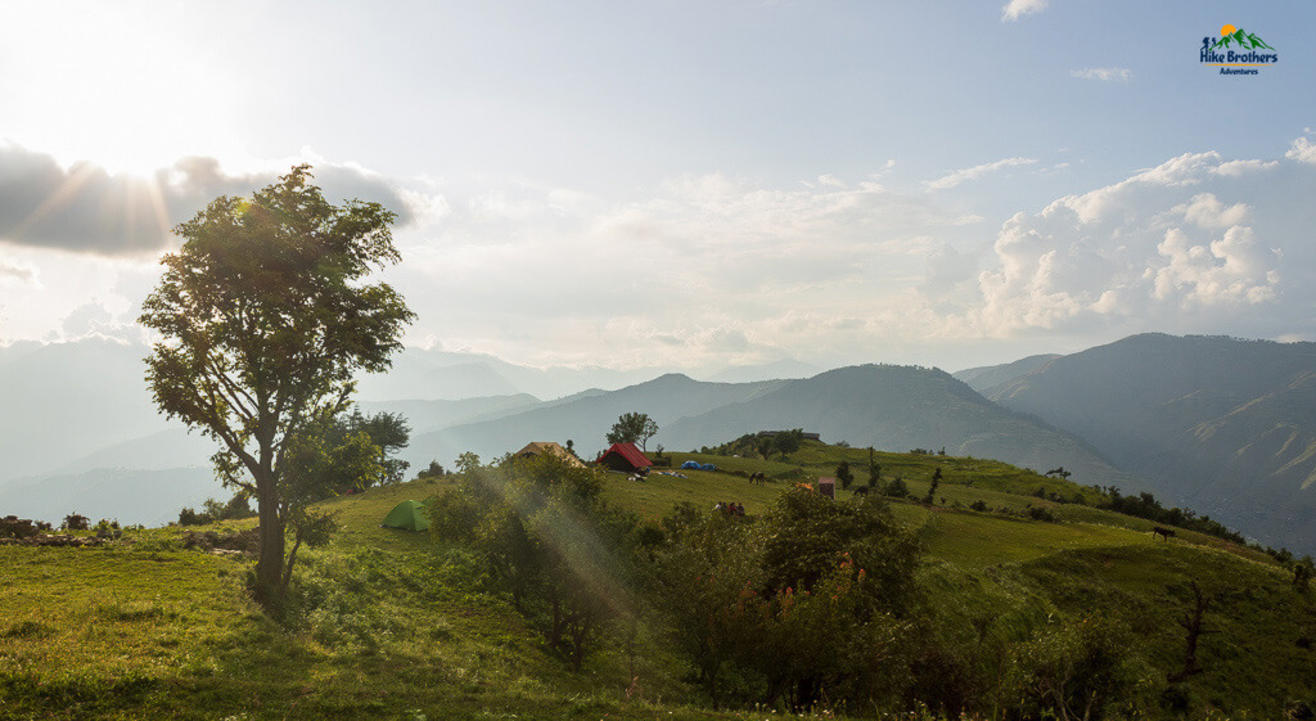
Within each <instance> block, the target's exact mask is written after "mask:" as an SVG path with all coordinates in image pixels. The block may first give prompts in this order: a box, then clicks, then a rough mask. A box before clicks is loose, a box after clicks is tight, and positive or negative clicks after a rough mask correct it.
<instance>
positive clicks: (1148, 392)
mask: <svg viewBox="0 0 1316 721" xmlns="http://www.w3.org/2000/svg"><path fill="white" fill-rule="evenodd" d="M1020 363H1022V361H1021V362H1020ZM1006 368H1007V367H1006V366H1001V367H998V368H997V369H996V370H992V371H987V370H984V369H972V372H970V371H963V372H961V374H960V375H961V377H962V378H964V379H965V380H966V382H968V383H969V384H971V385H973V386H974V387H975V388H976V389H977V390H979V391H980V392H981V393H982V394H983V395H984V396H986V397H987V398H989V399H991V400H993V401H995V402H997V403H999V404H1000V405H1002V406H1004V407H1006V408H1009V409H1012V410H1015V411H1019V412H1022V413H1026V414H1030V415H1033V416H1036V417H1037V418H1040V419H1042V420H1043V421H1045V422H1046V423H1049V424H1051V425H1053V426H1055V427H1057V428H1061V429H1064V430H1065V431H1067V432H1069V433H1072V434H1074V435H1076V436H1079V437H1081V438H1083V439H1084V440H1085V441H1087V442H1089V443H1091V444H1092V446H1093V447H1094V448H1095V449H1097V450H1098V451H1099V452H1100V453H1101V454H1102V455H1103V456H1104V457H1106V458H1109V459H1110V460H1111V462H1112V463H1114V464H1115V465H1116V466H1117V467H1119V468H1121V469H1123V470H1125V471H1128V472H1130V473H1133V474H1136V475H1137V476H1138V477H1140V478H1141V479H1143V480H1144V481H1145V482H1146V483H1147V484H1148V485H1149V487H1150V488H1151V489H1152V491H1153V492H1155V493H1156V494H1157V495H1158V496H1161V497H1163V498H1165V499H1166V500H1168V501H1170V502H1172V503H1174V504H1176V505H1180V506H1184V507H1187V508H1192V509H1194V510H1196V511H1198V512H1199V513H1207V514H1210V515H1211V516H1212V517H1214V518H1216V519H1217V520H1221V521H1223V522H1225V523H1227V524H1229V525H1231V526H1234V527H1236V528H1238V529H1240V530H1242V531H1243V532H1244V533H1246V534H1248V535H1250V536H1253V537H1256V538H1259V539H1261V540H1262V541H1264V542H1266V543H1273V544H1282V545H1285V546H1289V547H1291V548H1300V549H1306V550H1311V549H1316V523H1313V521H1314V520H1316V487H1313V484H1314V483H1316V343H1274V342H1269V341H1244V340H1238V339H1234V338H1225V337H1208V336H1189V337H1175V336H1169V335H1163V334H1145V335H1137V336H1132V337H1130V338H1125V339H1123V340H1120V341H1118V342H1115V343H1111V344H1109V345H1104V346H1099V347H1096V348H1090V349H1088V350H1085V351H1083V352H1080V353H1075V354H1072V355H1066V356H1058V357H1054V358H1050V359H1048V360H1045V361H1042V362H1040V363H1037V362H1031V363H1027V364H1023V365H1020V366H1017V367H1016V368H1014V369H1013V371H1018V372H1017V373H1015V374H1014V375H1013V377H1008V376H1010V374H1011V372H1013V371H1009V370H1006Z"/></svg>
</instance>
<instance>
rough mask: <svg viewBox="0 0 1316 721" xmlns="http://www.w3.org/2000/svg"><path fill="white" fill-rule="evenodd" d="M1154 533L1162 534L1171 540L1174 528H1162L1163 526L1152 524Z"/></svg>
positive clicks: (1154, 534) (1155, 534)
mask: <svg viewBox="0 0 1316 721" xmlns="http://www.w3.org/2000/svg"><path fill="white" fill-rule="evenodd" d="M1152 535H1153V536H1160V537H1161V538H1164V539H1165V540H1166V541H1169V540H1170V536H1173V535H1174V529H1173V528H1162V527H1161V526H1152Z"/></svg>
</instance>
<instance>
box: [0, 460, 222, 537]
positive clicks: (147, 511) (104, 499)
mask: <svg viewBox="0 0 1316 721" xmlns="http://www.w3.org/2000/svg"><path fill="white" fill-rule="evenodd" d="M231 495H232V492H231V491H226V490H224V489H223V488H222V487H221V486H220V484H219V481H216V480H215V477H214V472H213V471H212V470H211V469H209V468H170V469H164V470H127V469H122V468H100V469H95V470H91V471H86V472H84V473H79V474H67V475H53V476H43V477H33V478H22V479H18V480H11V481H8V482H6V483H4V484H3V485H0V515H8V514H14V515H17V516H19V517H22V518H35V519H39V520H45V521H50V522H52V523H58V522H59V521H60V520H62V519H63V518H64V516H66V515H68V514H70V513H74V512H76V513H81V514H82V515H84V516H87V517H88V518H90V519H91V520H92V522H93V523H94V522H96V521H97V520H99V519H101V518H111V519H118V520H119V522H120V523H126V524H130V523H141V524H145V525H148V526H159V525H162V524H165V523H168V522H169V521H171V520H177V519H178V510H179V509H180V508H182V507H183V506H192V507H196V506H198V505H199V504H200V503H201V502H202V501H204V500H205V499H207V498H212V497H213V498H220V499H226V498H228V497H229V496H231Z"/></svg>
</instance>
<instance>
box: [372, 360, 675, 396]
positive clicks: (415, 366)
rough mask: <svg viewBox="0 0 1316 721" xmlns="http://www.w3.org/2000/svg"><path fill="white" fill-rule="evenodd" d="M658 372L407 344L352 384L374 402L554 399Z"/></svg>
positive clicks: (639, 379) (622, 383)
mask: <svg viewBox="0 0 1316 721" xmlns="http://www.w3.org/2000/svg"><path fill="white" fill-rule="evenodd" d="M661 372H662V371H660V370H659V369H657V368H640V369H633V370H627V371H618V370H612V369H608V368H597V367H589V366H586V367H581V368H566V367H551V368H534V367H531V366H523V365H517V364H515V363H508V362H507V361H504V360H502V359H500V358H497V357H495V356H491V355H486V354H482V353H463V352H451V351H443V350H434V349H424V348H406V349H404V350H403V351H402V352H401V353H398V354H397V355H396V356H394V357H393V367H392V368H391V369H390V370H389V372H388V373H384V374H375V375H363V376H362V377H361V378H360V379H359V381H358V385H357V388H358V392H359V395H360V397H361V398H363V399H366V400H373V401H384V400H399V399H409V398H434V399H447V400H461V399H466V398H480V397H487V396H498V395H513V394H517V393H528V394H531V395H534V396H537V397H539V398H558V397H561V396H565V395H569V394H571V393H576V392H579V391H581V390H582V389H585V388H591V387H603V388H620V387H622V386H626V385H630V384H632V383H637V382H640V381H642V380H644V379H646V378H652V377H654V376H655V375H658V374H659V373H661Z"/></svg>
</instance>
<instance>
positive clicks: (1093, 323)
mask: <svg viewBox="0 0 1316 721" xmlns="http://www.w3.org/2000/svg"><path fill="white" fill-rule="evenodd" d="M1273 165H1274V163H1261V162H1260V161H1222V160H1221V158H1220V156H1219V154H1218V153H1214V152H1206V153H1195V154H1185V155H1182V156H1179V157H1176V158H1172V159H1170V160H1168V161H1166V162H1165V163H1163V164H1161V165H1159V166H1156V167H1155V168H1151V169H1148V170H1144V171H1141V172H1139V173H1136V174H1134V175H1133V176H1131V177H1130V178H1128V179H1126V180H1124V181H1121V182H1118V183H1115V184H1112V185H1109V186H1106V187H1103V188H1098V189H1096V190H1093V191H1090V192H1088V193H1083V194H1078V195H1070V196H1065V197H1063V198H1060V199H1058V200H1056V201H1054V202H1052V203H1051V204H1049V205H1048V206H1046V207H1045V208H1044V209H1042V210H1041V211H1040V212H1038V213H1035V214H1027V213H1018V214H1016V215H1015V216H1014V217H1012V218H1011V219H1010V220H1008V221H1006V223H1005V224H1004V225H1003V226H1002V228H1001V231H1000V233H999V234H998V236H997V239H996V243H995V245H994V247H993V254H994V256H995V258H994V262H993V263H991V264H990V266H989V268H988V269H987V270H985V271H984V272H982V273H981V274H980V276H979V289H980V291H981V301H980V304H977V305H970V306H968V307H966V310H965V317H966V319H968V320H969V322H970V325H971V326H972V327H974V328H976V329H977V330H978V331H979V332H981V333H984V334H986V335H991V336H1009V335H1012V334H1016V333H1019V332H1023V331H1026V330H1028V329H1047V330H1059V329H1068V330H1071V331H1079V330H1082V329H1085V328H1086V329H1089V330H1090V329H1093V328H1097V327H1114V328H1128V329H1130V331H1133V330H1145V329H1148V328H1159V329H1168V330H1175V329H1178V330H1185V331H1192V332H1203V331H1206V332H1220V329H1221V326H1220V325H1219V323H1221V322H1224V321H1227V320H1232V321H1233V322H1238V323H1241V324H1244V325H1250V326H1252V327H1254V328H1256V329H1257V330H1255V331H1253V333H1254V334H1255V335H1258V336H1262V337H1264V336H1266V335H1269V334H1271V333H1268V332H1266V331H1265V330H1263V329H1264V328H1267V327H1271V326H1273V325H1274V324H1288V326H1287V327H1288V328H1289V329H1290V330H1291V329H1292V325H1293V324H1295V323H1296V324H1298V325H1306V326H1311V325H1312V323H1313V319H1312V318H1310V313H1309V312H1307V311H1306V310H1304V306H1305V307H1306V308H1310V307H1311V305H1312V304H1313V303H1316V294H1313V293H1312V292H1311V291H1309V290H1307V287H1308V285H1309V282H1308V281H1309V280H1310V278H1307V279H1306V280H1297V279H1294V278H1291V277H1290V275H1291V273H1292V272H1300V273H1304V274H1306V275H1308V276H1310V275H1311V271H1310V264H1309V263H1298V264H1293V263H1285V264H1284V267H1281V263H1280V261H1281V256H1282V254H1284V253H1292V252H1296V253H1302V254H1305V256H1304V257H1305V258H1308V259H1310V258H1311V256H1312V252H1311V251H1310V250H1309V245H1310V243H1309V242H1308V241H1307V240H1306V236H1307V234H1308V232H1309V231H1308V230H1306V228H1308V227H1310V226H1309V224H1310V223H1311V222H1312V220H1313V218H1312V215H1313V213H1312V210H1311V209H1310V208H1309V207H1308V205H1307V204H1306V203H1305V202H1304V201H1299V200H1297V198H1298V197H1300V196H1302V192H1296V193H1295V194H1287V193H1286V194H1275V193H1273V192H1272V190H1273V188H1274V187H1275V186H1274V183H1275V182H1276V181H1274V180H1271V179H1269V178H1268V176H1267V175H1265V174H1259V173H1254V172H1251V171H1254V170H1257V169H1266V168H1271V167H1273ZM1222 168H1223V169H1224V170H1223V171H1222ZM1289 170H1290V171H1295V172H1296V173H1297V174H1296V175H1295V176H1294V177H1293V178H1292V179H1290V181H1289V182H1290V183H1292V184H1293V185H1295V187H1303V186H1305V187H1310V186H1312V185H1313V183H1314V181H1316V174H1313V173H1312V172H1311V171H1306V170H1302V169H1301V166H1290V168H1289ZM1226 198H1227V199H1226ZM1263 239H1264V240H1263ZM1286 281H1288V282H1286ZM1281 296H1286V298H1285V299H1286V304H1285V305H1283V306H1275V305H1274V302H1275V301H1277V300H1279V299H1280V298H1281ZM1262 308H1265V310H1261V309H1262Z"/></svg>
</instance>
